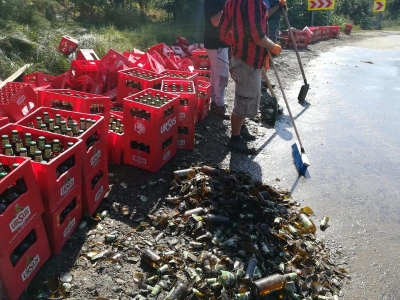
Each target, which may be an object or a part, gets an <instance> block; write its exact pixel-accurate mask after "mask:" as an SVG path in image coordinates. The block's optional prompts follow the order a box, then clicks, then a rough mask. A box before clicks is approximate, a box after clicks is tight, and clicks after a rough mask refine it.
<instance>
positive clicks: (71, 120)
mask: <svg viewBox="0 0 400 300" xmlns="http://www.w3.org/2000/svg"><path fill="white" fill-rule="evenodd" d="M105 122H106V120H105V119H104V117H103V116H100V115H91V114H85V113H76V112H71V111H65V110H59V109H53V108H49V107H40V108H38V109H37V110H35V111H34V112H32V113H31V114H29V115H28V116H27V117H25V118H24V119H22V120H20V121H19V122H18V124H20V125H23V126H27V127H32V128H36V129H40V130H44V131H50V132H54V133H57V134H62V135H66V136H70V137H76V138H78V139H80V140H82V141H83V145H82V148H83V149H82V157H83V166H82V180H83V186H85V185H87V186H89V184H86V182H87V181H90V180H91V178H93V177H95V175H96V174H97V173H98V172H99V169H101V168H104V163H105V162H106V161H107V131H106V129H105V125H104V123H105ZM95 188H96V190H95V192H92V191H91V190H86V192H85V191H84V192H83V194H82V207H83V213H85V212H89V213H90V214H92V213H94V211H95V210H96V208H97V207H98V206H99V205H100V203H101V201H102V200H103V197H104V195H105V193H106V192H107V190H108V173H106V175H105V176H104V178H103V179H102V180H101V182H100V184H98V185H96V186H95ZM99 190H101V192H98V191H99ZM97 192H98V193H99V194H97ZM93 195H97V196H96V198H95V197H94V196H93Z"/></svg>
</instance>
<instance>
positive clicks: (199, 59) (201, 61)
mask: <svg viewBox="0 0 400 300" xmlns="http://www.w3.org/2000/svg"><path fill="white" fill-rule="evenodd" d="M192 55H193V57H192V60H193V66H194V68H195V69H200V68H206V69H207V70H209V69H210V66H211V65H210V60H209V59H208V54H207V51H206V50H205V49H197V50H194V51H193V52H192Z"/></svg>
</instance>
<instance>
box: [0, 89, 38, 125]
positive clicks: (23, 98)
mask: <svg viewBox="0 0 400 300" xmlns="http://www.w3.org/2000/svg"><path fill="white" fill-rule="evenodd" d="M37 106H38V100H37V95H36V93H35V91H34V90H33V88H32V86H31V85H30V84H28V83H25V82H7V83H6V84H5V85H4V86H3V87H2V88H1V89H0V117H9V118H10V121H11V122H15V121H18V120H19V119H22V118H23V117H25V116H26V115H27V114H28V113H29V112H30V111H32V110H33V109H34V108H36V107H37Z"/></svg>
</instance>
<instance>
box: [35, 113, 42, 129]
mask: <svg viewBox="0 0 400 300" xmlns="http://www.w3.org/2000/svg"><path fill="white" fill-rule="evenodd" d="M41 126H42V117H40V116H38V117H36V128H37V129H40V128H41Z"/></svg>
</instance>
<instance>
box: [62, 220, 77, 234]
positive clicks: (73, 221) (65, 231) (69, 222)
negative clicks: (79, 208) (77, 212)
mask: <svg viewBox="0 0 400 300" xmlns="http://www.w3.org/2000/svg"><path fill="white" fill-rule="evenodd" d="M75 223H76V220H75V218H73V219H71V218H68V225H67V228H65V230H64V233H63V237H64V238H65V237H67V236H68V235H69V234H70V232H71V230H72V229H73V228H74V226H75Z"/></svg>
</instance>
